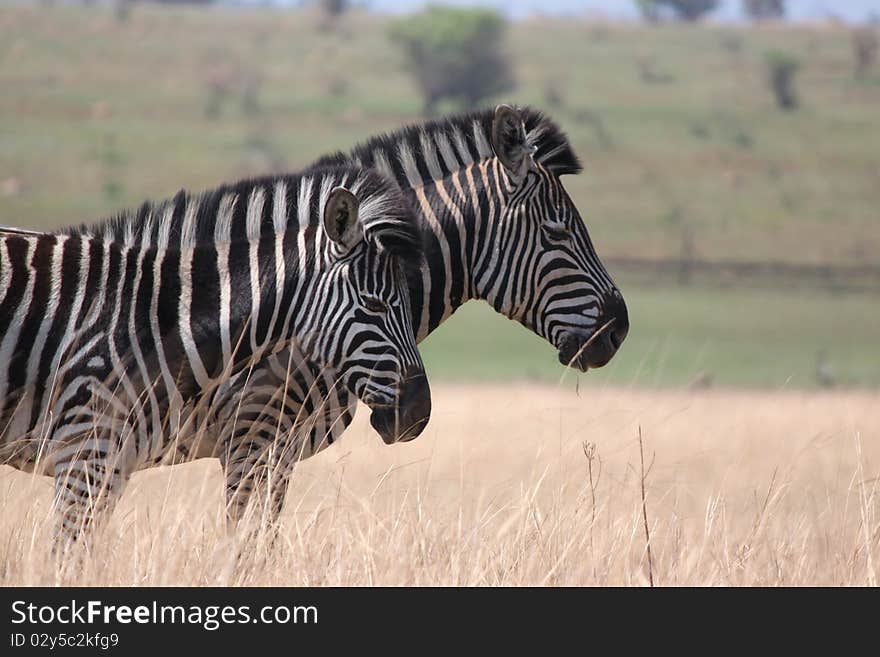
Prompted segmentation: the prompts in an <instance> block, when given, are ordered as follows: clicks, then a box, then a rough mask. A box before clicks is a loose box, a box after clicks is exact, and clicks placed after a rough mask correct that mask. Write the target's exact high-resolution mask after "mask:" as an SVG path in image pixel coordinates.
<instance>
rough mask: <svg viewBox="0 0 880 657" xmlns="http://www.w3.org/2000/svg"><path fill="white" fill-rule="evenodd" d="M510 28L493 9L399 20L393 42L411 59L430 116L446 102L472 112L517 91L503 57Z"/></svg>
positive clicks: (431, 11)
mask: <svg viewBox="0 0 880 657" xmlns="http://www.w3.org/2000/svg"><path fill="white" fill-rule="evenodd" d="M505 28H506V24H505V21H504V18H503V17H502V16H501V15H500V14H499V13H498V12H496V11H493V10H491V9H456V8H452V7H438V6H432V7H428V8H427V9H425V10H424V11H421V12H419V13H417V14H412V15H410V16H407V17H404V18H401V19H398V20H396V21H395V22H394V23H393V24H392V26H391V30H390V33H389V36H390V38H391V40H392V41H393V42H394V43H397V44H399V45H400V47H401V48H403V51H404V53H406V56H407V58H408V62H407V66H408V68H409V69H410V71H411V72H412V74H413V75H414V77H415V81H416V84H417V85H418V87H419V89H420V90H421V93H422V96H423V98H424V101H425V112H426V113H427V114H432V113H433V111H434V108H435V106H436V104H437V102H438V101H440V100H442V99H444V98H446V99H449V100H453V101H458V102H459V103H461V104H462V105H463V106H464V107H466V108H473V107H475V106H476V105H478V104H479V103H480V102H481V101H483V100H484V99H485V98H488V97H490V96H493V95H495V94H498V93H501V92H503V91H507V90H508V89H511V88H512V87H513V74H512V72H511V68H510V63H509V61H508V60H507V58H506V57H505V56H504V54H503V52H502V41H503V38H504V31H505Z"/></svg>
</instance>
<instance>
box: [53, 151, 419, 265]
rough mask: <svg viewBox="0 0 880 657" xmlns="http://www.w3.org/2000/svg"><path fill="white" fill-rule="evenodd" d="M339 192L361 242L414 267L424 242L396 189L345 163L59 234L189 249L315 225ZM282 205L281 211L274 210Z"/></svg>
mask: <svg viewBox="0 0 880 657" xmlns="http://www.w3.org/2000/svg"><path fill="white" fill-rule="evenodd" d="M338 186H342V187H345V188H347V189H348V190H349V191H351V192H352V193H353V194H354V195H355V196H356V197H357V198H358V201H359V202H360V203H359V211H358V216H359V220H360V222H361V225H362V226H363V230H364V236H365V239H366V240H367V241H368V242H372V243H373V244H374V245H376V246H377V247H379V248H382V249H384V250H386V251H388V252H389V253H391V254H392V255H393V256H395V257H398V258H401V259H403V260H404V261H407V263H409V264H412V263H413V262H418V261H419V259H420V258H421V253H422V251H421V244H422V238H421V235H420V232H419V230H418V229H417V227H416V222H415V218H414V217H415V215H414V212H413V210H412V208H411V206H410V204H409V202H408V201H407V200H406V198H405V197H404V196H403V194H402V192H401V191H400V188H399V187H398V186H397V185H396V184H394V183H393V182H392V181H390V180H388V179H387V178H385V177H384V176H382V175H380V174H378V173H377V172H375V171H371V170H368V169H364V168H361V167H357V166H354V165H353V164H351V163H350V162H348V163H344V164H342V165H336V166H324V167H313V168H311V169H309V170H308V171H307V172H304V173H299V174H285V175H275V176H264V177H260V178H253V179H247V180H240V181H238V182H235V183H231V184H225V185H221V186H220V187H217V188H215V189H211V190H207V191H203V192H200V193H191V192H188V191H186V190H181V191H179V192H178V193H177V194H176V195H175V196H174V197H173V198H170V199H165V200H162V201H157V202H153V201H146V202H144V203H143V204H142V205H141V206H140V207H139V208H138V209H136V210H124V211H122V212H120V213H118V214H116V215H114V216H112V217H110V218H108V219H104V220H103V221H100V222H98V223H96V224H91V225H89V224H82V225H79V226H70V227H66V228H62V229H60V230H59V232H60V233H61V234H66V235H87V236H90V237H95V238H98V239H104V240H109V241H114V242H120V243H123V244H126V245H130V246H147V245H149V246H159V247H168V246H173V247H177V248H187V247H191V246H195V245H196V244H197V243H205V242H207V243H210V242H215V241H229V240H231V239H234V238H237V237H241V238H246V239H254V238H259V237H260V236H265V235H270V234H278V233H283V232H285V231H286V230H288V229H292V228H294V227H295V229H296V230H302V229H305V228H306V227H307V226H310V225H315V226H317V225H320V224H321V216H322V213H323V209H324V203H325V202H326V200H327V197H328V195H329V194H330V191H331V190H332V189H334V188H335V187H338ZM280 199H284V202H285V206H284V207H276V206H277V205H278V203H277V201H278V200H280Z"/></svg>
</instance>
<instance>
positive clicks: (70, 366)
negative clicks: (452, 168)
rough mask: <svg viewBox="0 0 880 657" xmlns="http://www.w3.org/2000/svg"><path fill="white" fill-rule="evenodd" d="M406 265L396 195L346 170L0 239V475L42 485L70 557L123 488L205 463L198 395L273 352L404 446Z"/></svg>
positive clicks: (413, 418) (401, 203)
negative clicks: (327, 380)
mask: <svg viewBox="0 0 880 657" xmlns="http://www.w3.org/2000/svg"><path fill="white" fill-rule="evenodd" d="M135 224H137V225H138V226H139V229H138V230H139V232H138V235H137V238H134V237H132V239H129V240H117V239H115V237H114V235H115V234H116V233H117V231H118V230H120V229H121V230H122V231H123V232H125V231H127V230H128V227H130V226H134V225H135ZM208 232H209V233H210V236H211V237H210V239H206V236H207V233H208ZM130 237H131V236H130ZM419 253H420V236H419V235H418V232H417V231H416V229H415V224H414V222H413V220H412V210H411V207H410V205H409V204H408V202H407V201H406V200H405V199H404V198H403V196H402V195H401V193H400V191H399V189H398V187H397V186H396V185H394V184H393V183H392V182H390V181H388V180H387V179H385V178H383V177H382V176H380V175H378V174H377V173H375V172H374V171H370V170H366V169H362V168H360V167H356V166H353V165H350V164H346V165H341V166H334V167H326V168H319V169H313V170H310V171H309V172H307V173H304V174H301V175H300V174H291V175H284V176H277V177H269V178H262V179H256V180H248V181H242V182H239V183H236V184H232V185H224V186H221V187H219V188H217V189H214V190H211V191H207V192H203V193H200V194H190V193H187V192H181V193H179V194H178V195H177V196H175V197H174V198H173V199H170V200H166V201H163V202H159V203H149V202H148V203H145V204H144V205H143V206H141V208H140V209H139V210H137V211H135V212H125V213H122V214H120V215H119V216H117V217H115V218H112V219H110V220H107V221H105V222H103V223H101V224H98V225H96V226H93V227H79V228H76V229H68V230H66V231H60V232H56V233H43V234H41V233H31V232H28V231H20V230H15V229H7V230H5V231H0V427H2V434H0V463H5V464H8V465H12V466H13V467H16V468H18V469H20V470H24V471H31V472H36V473H38V474H44V475H50V476H53V477H54V482H55V508H56V510H57V516H58V531H57V532H56V547H58V545H59V544H60V545H61V546H68V545H71V544H73V543H74V542H76V540H77V539H78V538H79V537H80V536H81V535H83V534H85V533H86V532H87V530H89V529H90V525H92V524H94V519H96V518H100V517H104V516H106V514H107V513H108V512H109V511H110V509H112V507H113V505H114V503H115V501H116V500H117V499H118V497H119V495H120V494H121V493H122V490H123V489H124V487H125V484H126V482H127V480H128V478H129V476H130V475H131V473H132V472H134V471H136V470H139V469H143V468H148V467H151V466H154V465H157V464H164V463H174V462H179V461H182V460H190V459H194V458H200V457H203V456H214V455H216V444H215V443H213V442H212V441H211V439H210V438H211V435H208V434H205V433H204V432H202V431H199V430H198V429H197V428H196V427H195V424H196V423H197V422H209V421H211V420H210V419H209V418H210V414H209V413H208V411H206V410H205V409H210V408H211V407H212V405H213V402H212V397H213V396H214V395H216V394H221V392H220V391H221V389H222V386H223V385H224V384H225V383H226V382H227V381H228V380H229V379H230V377H232V378H234V377H237V376H241V375H242V373H247V370H248V368H249V366H251V365H252V364H253V363H259V362H262V361H264V360H265V358H266V356H267V355H268V354H271V353H277V352H278V351H279V350H287V349H289V347H290V345H291V344H296V348H297V350H298V353H301V354H303V355H305V356H306V357H307V358H308V359H309V361H310V362H311V363H314V364H315V368H316V369H315V370H314V371H315V372H319V371H320V367H327V368H328V369H332V370H333V372H334V373H333V377H334V382H335V383H337V384H338V385H339V388H340V390H345V391H346V394H348V393H349V391H350V392H351V393H352V394H354V396H356V397H358V398H360V399H362V400H363V401H364V402H365V403H366V404H367V405H368V406H370V407H371V408H372V409H373V414H374V415H376V416H377V418H378V419H377V420H376V421H375V422H374V426H377V428H378V430H379V431H380V432H381V433H382V437H383V438H384V439H385V440H386V441H388V442H393V441H395V440H408V439H412V438H413V437H415V436H417V435H418V434H419V433H420V432H421V431H422V429H423V428H424V426H425V424H426V423H427V421H428V418H429V415H430V389H429V386H428V383H427V379H426V378H425V374H424V368H423V365H422V361H421V358H420V356H419V353H418V350H417V348H416V345H415V341H414V331H413V328H412V323H411V309H410V307H409V294H408V292H407V288H406V279H407V270H408V269H409V268H412V267H414V266H417V265H418V262H419V261H420V260H419ZM276 360H277V359H276ZM297 392H298V393H299V392H300V391H299V390H298V391H297ZM275 401H276V404H278V403H282V402H283V400H277V399H276V400H275ZM278 408H279V409H280V410H282V411H283V410H284V409H283V406H278ZM226 410H228V409H226ZM241 411H242V415H243V417H247V413H248V409H247V405H242V409H241ZM231 412H233V413H234V412H235V410H233V411H231ZM282 415H283V414H282ZM264 429H266V430H269V427H268V426H267V427H264ZM274 429H275V430H276V431H277V430H284V429H285V427H284V426H275V427H274Z"/></svg>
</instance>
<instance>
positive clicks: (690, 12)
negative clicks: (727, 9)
mask: <svg viewBox="0 0 880 657" xmlns="http://www.w3.org/2000/svg"><path fill="white" fill-rule="evenodd" d="M635 4H636V7H637V8H638V10H639V12H641V14H642V17H643V18H644V19H645V20H647V21H649V22H652V23H656V22H658V21H660V20H663V19H665V18H673V19H676V20H682V21H697V20H700V19H701V18H703V17H704V16H705V15H707V14H710V13H711V12H713V11H715V10H716V9H718V6H719V5H720V4H721V2H720V0H635ZM742 8H743V12H745V14H746V15H747V16H749V17H750V18H752V19H754V20H766V19H774V18H782V17H783V16H785V0H742Z"/></svg>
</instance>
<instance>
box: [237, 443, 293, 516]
mask: <svg viewBox="0 0 880 657" xmlns="http://www.w3.org/2000/svg"><path fill="white" fill-rule="evenodd" d="M254 438H256V440H250V439H247V438H246V439H244V440H241V441H240V442H238V443H237V444H236V446H235V448H234V449H233V450H232V451H231V452H229V454H228V456H227V458H225V459H221V465H222V466H223V469H224V472H225V475H226V520H227V527H228V528H229V530H230V531H235V529H236V528H237V527H238V525H239V524H240V523H241V522H242V520H244V519H245V518H246V517H247V516H248V515H250V517H251V518H252V519H253V520H254V521H256V523H257V526H258V527H259V528H260V529H264V530H269V531H277V523H278V517H279V515H280V514H281V511H282V509H283V508H284V497H285V495H286V494H287V487H288V484H289V483H290V475H291V473H292V472H293V460H292V459H284V458H279V456H280V455H278V454H276V451H277V449H276V445H274V444H266V440H265V438H264V437H259V436H258V437H254Z"/></svg>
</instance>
